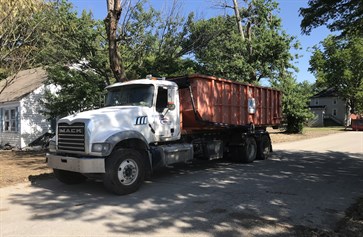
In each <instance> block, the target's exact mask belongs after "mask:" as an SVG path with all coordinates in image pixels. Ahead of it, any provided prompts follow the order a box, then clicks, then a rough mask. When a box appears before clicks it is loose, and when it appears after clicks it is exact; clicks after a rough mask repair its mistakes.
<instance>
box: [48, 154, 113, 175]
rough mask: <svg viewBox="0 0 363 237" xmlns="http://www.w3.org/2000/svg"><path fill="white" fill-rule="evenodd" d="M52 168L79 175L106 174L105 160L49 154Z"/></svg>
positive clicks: (49, 164) (49, 163)
mask: <svg viewBox="0 0 363 237" xmlns="http://www.w3.org/2000/svg"><path fill="white" fill-rule="evenodd" d="M46 157H47V164H48V166H49V167H50V168H53V169H60V170H68V171H73V172H78V173H105V172H106V171H105V158H87V157H82V158H76V157H69V156H58V155H53V154H47V155H46Z"/></svg>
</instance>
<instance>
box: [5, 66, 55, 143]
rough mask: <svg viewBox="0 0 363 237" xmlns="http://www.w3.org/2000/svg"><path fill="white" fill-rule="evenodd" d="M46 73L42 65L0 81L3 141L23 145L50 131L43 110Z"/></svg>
mask: <svg viewBox="0 0 363 237" xmlns="http://www.w3.org/2000/svg"><path fill="white" fill-rule="evenodd" d="M46 79H47V73H46V71H45V70H44V69H42V68H36V69H29V70H24V71H21V72H19V73H17V74H16V75H15V76H11V77H8V78H7V79H6V80H2V81H0V90H2V89H3V88H4V89H3V91H2V92H1V94H0V143H1V144H2V145H5V144H10V145H12V146H15V147H18V148H23V147H25V146H27V145H28V144H29V143H30V142H32V141H33V140H35V139H36V138H38V137H39V136H41V135H43V134H44V133H46V132H48V131H49V130H50V122H49V121H47V119H46V118H45V117H44V115H42V114H41V113H40V111H41V110H42V109H43V107H42V104H41V103H40V101H41V99H42V97H43V96H44V93H45V89H46V86H45V85H44V82H45V81H46Z"/></svg>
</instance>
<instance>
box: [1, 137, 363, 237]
mask: <svg viewBox="0 0 363 237" xmlns="http://www.w3.org/2000/svg"><path fill="white" fill-rule="evenodd" d="M274 147H275V153H274V155H273V157H272V159H270V160H267V161H256V162H254V163H253V164H248V165H246V164H233V163H228V162H223V161H222V162H221V161H219V162H212V163H207V164H205V163H204V164H194V165H190V166H184V167H181V168H180V167H179V168H178V169H170V170H167V171H163V172H160V173H158V174H157V175H156V176H155V177H154V178H153V179H152V181H148V182H147V183H146V184H145V185H143V186H142V188H141V190H139V191H138V192H137V193H134V194H131V195H128V196H114V195H112V194H109V193H107V192H106V191H105V190H104V189H103V187H102V184H100V183H96V182H87V183H85V184H81V185H76V186H65V185H62V184H60V183H58V182H57V181H56V180H52V179H51V180H42V181H38V182H37V183H34V184H32V185H27V184H20V185H16V186H12V187H7V188H2V189H0V193H1V194H0V195H1V196H0V197H1V206H0V218H1V219H0V221H1V226H0V234H1V235H0V236H3V237H5V236H149V237H151V236H284V235H286V236H288V235H289V234H290V235H291V234H293V233H295V232H294V231H295V230H296V229H295V228H296V226H299V225H304V226H309V227H316V228H325V229H331V228H333V227H334V224H335V223H336V221H337V220H339V218H341V217H342V216H343V215H344V210H345V209H346V208H347V207H348V206H349V205H350V204H351V203H352V202H353V201H354V199H355V198H356V197H358V196H362V195H363V133H362V132H360V133H359V132H344V133H339V134H334V135H329V136H326V137H321V138H316V139H311V140H306V141H298V142H293V143H281V144H276V145H275V146H274Z"/></svg>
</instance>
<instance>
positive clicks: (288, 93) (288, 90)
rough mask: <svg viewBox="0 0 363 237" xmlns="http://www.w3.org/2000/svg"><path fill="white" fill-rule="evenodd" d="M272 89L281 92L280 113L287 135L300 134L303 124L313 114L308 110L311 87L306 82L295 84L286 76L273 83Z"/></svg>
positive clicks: (289, 76)
mask: <svg viewBox="0 0 363 237" xmlns="http://www.w3.org/2000/svg"><path fill="white" fill-rule="evenodd" d="M274 87H275V88H278V89H280V90H281V91H282V92H283V97H282V113H283V116H284V118H283V123H285V124H286V132H287V133H301V132H302V130H303V127H304V124H305V123H306V122H307V121H308V120H309V119H311V118H313V114H312V113H311V112H310V110H309V109H308V104H309V100H310V97H311V96H312V92H313V90H312V85H310V84H309V83H308V82H307V81H304V82H302V83H297V82H296V80H295V79H294V78H293V77H292V76H291V75H287V76H286V77H284V78H282V79H281V80H280V81H278V82H275V83H274Z"/></svg>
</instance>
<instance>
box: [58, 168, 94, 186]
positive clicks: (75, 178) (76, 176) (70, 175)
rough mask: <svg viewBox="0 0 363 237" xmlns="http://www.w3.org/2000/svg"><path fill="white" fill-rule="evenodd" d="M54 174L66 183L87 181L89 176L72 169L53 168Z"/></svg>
mask: <svg viewBox="0 0 363 237" xmlns="http://www.w3.org/2000/svg"><path fill="white" fill-rule="evenodd" d="M53 173H54V176H55V177H56V178H57V179H58V180H59V181H61V182H62V183H65V184H80V183H83V182H84V181H86V179H87V177H86V176H84V175H82V174H80V173H77V172H72V171H67V170H59V169H53Z"/></svg>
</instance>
